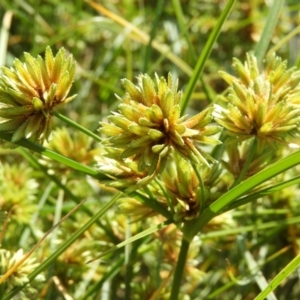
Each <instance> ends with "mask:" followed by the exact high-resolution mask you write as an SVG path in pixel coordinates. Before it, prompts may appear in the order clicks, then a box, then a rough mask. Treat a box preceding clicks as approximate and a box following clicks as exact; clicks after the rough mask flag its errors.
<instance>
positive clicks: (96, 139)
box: [53, 112, 102, 143]
mask: <svg viewBox="0 0 300 300" xmlns="http://www.w3.org/2000/svg"><path fill="white" fill-rule="evenodd" d="M53 114H54V116H56V117H57V118H59V119H60V120H62V121H64V122H65V123H67V124H69V125H70V126H72V127H74V128H75V129H78V130H79V131H81V132H83V133H85V134H86V135H88V136H90V137H91V138H93V139H94V140H95V141H97V142H99V143H101V142H102V139H101V138H100V137H99V136H98V135H97V134H95V133H93V132H91V131H90V130H88V129H86V128H85V127H83V126H81V125H79V124H78V123H76V122H74V121H72V120H70V119H69V118H67V117H66V116H64V115H62V114H60V113H58V112H54V113H53Z"/></svg>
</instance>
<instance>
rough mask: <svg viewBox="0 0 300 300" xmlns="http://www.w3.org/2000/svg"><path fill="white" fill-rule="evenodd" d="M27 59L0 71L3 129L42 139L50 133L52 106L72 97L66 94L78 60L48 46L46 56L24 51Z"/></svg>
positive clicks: (15, 138) (16, 137)
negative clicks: (35, 56)
mask: <svg viewBox="0 0 300 300" xmlns="http://www.w3.org/2000/svg"><path fill="white" fill-rule="evenodd" d="M24 56H25V62H24V63H22V62H21V61H19V60H18V59H15V61H14V66H13V67H11V68H6V67H2V68H1V70H2V74H1V75H0V131H5V132H11V133H13V136H12V142H16V141H18V140H20V139H21V138H30V139H31V140H33V141H35V142H38V143H42V142H43V141H44V140H48V139H49V137H50V135H51V130H52V126H51V123H52V122H51V120H52V118H51V117H52V111H53V108H54V107H56V106H58V105H61V104H63V103H67V102H69V101H71V100H72V99H73V98H74V96H72V97H69V98H67V95H68V93H69V91H70V89H71V86H72V83H73V80H74V75H75V61H74V59H73V57H72V56H71V55H70V56H69V57H66V52H65V50H64V49H63V48H62V49H60V50H59V52H58V53H57V55H56V56H55V57H54V56H53V54H52V51H51V49H50V47H47V48H46V53H45V60H43V58H42V57H41V56H38V57H37V58H34V57H32V56H31V55H30V54H29V53H25V54H24Z"/></svg>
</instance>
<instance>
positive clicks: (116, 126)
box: [100, 74, 220, 175]
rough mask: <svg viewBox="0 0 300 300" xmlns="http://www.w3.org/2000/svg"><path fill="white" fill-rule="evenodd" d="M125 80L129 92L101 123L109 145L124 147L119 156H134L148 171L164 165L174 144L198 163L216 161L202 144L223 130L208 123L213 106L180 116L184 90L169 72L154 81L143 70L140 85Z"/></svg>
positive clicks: (179, 150)
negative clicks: (116, 110) (206, 152)
mask: <svg viewBox="0 0 300 300" xmlns="http://www.w3.org/2000/svg"><path fill="white" fill-rule="evenodd" d="M122 82H123V86H124V88H125V90H126V92H127V93H126V96H125V98H124V99H121V98H119V100H120V101H121V102H122V103H121V104H120V105H119V106H118V112H116V113H114V114H113V115H112V116H109V117H108V120H109V123H105V122H101V123H100V124H101V125H102V127H101V128H100V132H101V133H103V134H105V135H106V136H107V137H108V138H107V140H106V145H108V146H109V147H114V148H118V149H121V154H120V157H119V159H126V158H128V157H131V158H132V160H133V161H136V162H138V170H139V171H145V170H147V173H148V175H152V174H156V173H157V172H158V171H161V170H162V169H163V168H164V165H165V163H166V160H167V157H168V155H169V153H170V150H171V148H173V149H174V150H175V151H176V152H178V153H179V154H181V155H182V156H183V157H184V158H186V159H188V160H190V161H193V162H195V163H204V164H206V165H208V162H207V159H208V160H211V161H213V159H212V158H211V157H210V156H209V155H207V154H205V153H204V151H203V150H202V149H201V147H200V144H216V143H218V141H217V140H215V139H213V138H211V137H209V136H211V135H214V134H216V133H217V132H218V131H219V130H220V129H219V127H218V126H212V125H209V123H210V122H211V121H212V110H213V108H210V109H207V110H205V111H202V112H200V113H199V114H197V115H195V116H193V117H192V118H190V119H188V118H187V116H183V117H181V116H180V104H181V101H182V93H181V92H178V91H177V83H174V82H173V81H172V76H171V75H170V74H169V76H168V80H166V79H165V78H163V77H161V78H159V77H158V76H157V75H156V81H155V82H153V80H152V79H151V78H150V77H149V76H148V75H144V74H141V75H140V76H139V77H138V84H137V85H134V84H133V83H132V82H131V81H129V80H127V79H124V80H123V81H122Z"/></svg>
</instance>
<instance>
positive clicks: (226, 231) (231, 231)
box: [200, 217, 300, 241]
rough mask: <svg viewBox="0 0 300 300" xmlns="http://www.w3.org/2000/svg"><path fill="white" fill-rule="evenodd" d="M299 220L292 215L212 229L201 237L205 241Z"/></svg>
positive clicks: (295, 222)
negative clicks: (281, 218) (250, 223)
mask: <svg viewBox="0 0 300 300" xmlns="http://www.w3.org/2000/svg"><path fill="white" fill-rule="evenodd" d="M299 222H300V217H292V218H287V219H283V220H276V221H270V222H265V223H260V224H255V225H247V226H240V227H236V228H229V229H223V230H217V231H212V232H208V233H203V234H201V235H200V237H201V240H203V241H205V240H211V239H214V238H220V237H226V236H230V235H236V234H241V233H247V232H252V231H254V230H257V231H264V230H268V229H269V230H270V229H272V228H276V227H283V226H288V225H291V224H298V223H299Z"/></svg>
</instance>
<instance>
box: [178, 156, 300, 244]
mask: <svg viewBox="0 0 300 300" xmlns="http://www.w3.org/2000/svg"><path fill="white" fill-rule="evenodd" d="M298 164H300V151H298V152H296V153H293V154H291V155H289V156H288V157H285V158H283V159H281V160H279V161H277V162H276V163H273V164H272V165H270V166H269V167H267V168H265V169H264V170H262V171H260V172H258V173H257V174H255V175H253V176H252V177H250V178H248V179H246V180H245V181H243V182H242V183H240V184H239V185H237V186H235V187H234V188H232V189H231V190H229V191H228V192H227V193H225V194H223V195H222V196H221V197H220V198H219V199H217V200H216V201H215V202H213V203H212V204H211V205H210V206H209V207H208V208H206V209H205V210H204V211H203V213H202V214H201V215H200V217H199V218H197V219H196V220H195V221H191V222H190V223H188V224H186V225H185V227H184V228H183V233H184V236H185V238H186V239H188V240H190V241H191V240H192V239H193V237H194V236H195V235H196V234H197V233H198V232H199V231H200V230H201V229H202V228H203V227H204V226H205V225H206V224H207V223H208V222H209V221H210V220H211V219H212V218H213V217H215V216H217V215H218V214H219V213H220V212H222V211H223V210H224V209H225V208H226V207H228V205H229V204H231V203H232V202H234V201H235V200H237V199H238V198H240V197H241V196H242V195H244V194H246V193H247V192H249V191H251V190H252V189H253V188H254V187H256V186H258V185H260V184H261V183H263V182H266V181H267V180H269V179H271V178H273V177H275V176H276V175H278V174H280V173H282V172H284V171H286V170H288V169H290V168H292V167H294V166H296V165H298Z"/></svg>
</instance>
